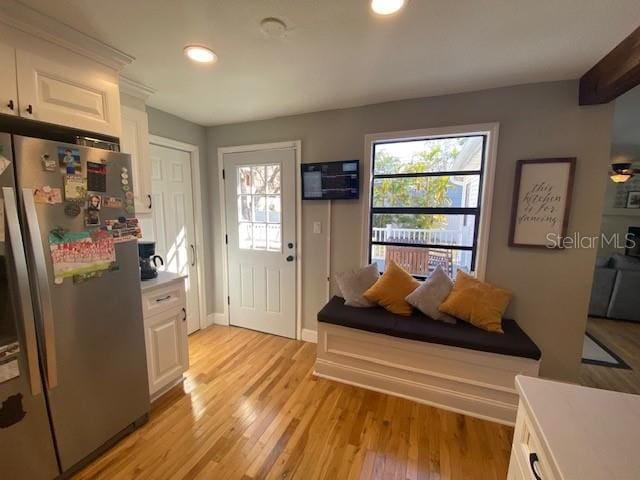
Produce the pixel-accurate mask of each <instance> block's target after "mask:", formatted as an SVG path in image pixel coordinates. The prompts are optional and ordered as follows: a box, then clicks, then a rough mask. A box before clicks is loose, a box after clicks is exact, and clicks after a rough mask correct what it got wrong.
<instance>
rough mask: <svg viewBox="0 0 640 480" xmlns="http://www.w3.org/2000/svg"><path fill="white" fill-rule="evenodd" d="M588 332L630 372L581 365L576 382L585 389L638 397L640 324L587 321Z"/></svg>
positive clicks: (598, 320)
mask: <svg viewBox="0 0 640 480" xmlns="http://www.w3.org/2000/svg"><path fill="white" fill-rule="evenodd" d="M587 331H588V332H589V333H590V334H592V335H593V336H594V337H595V338H597V339H598V340H600V341H601V342H602V343H604V344H605V345H606V346H607V347H609V349H611V350H612V351H613V352H615V353H616V355H618V356H619V357H620V358H622V359H623V360H624V361H625V363H626V364H627V365H629V366H630V367H631V370H624V369H621V368H611V367H603V366H599V365H589V364H584V363H583V364H582V365H581V366H580V374H579V379H578V382H579V383H580V384H581V385H585V386H587V387H595V388H603V389H606V390H614V391H616V392H625V393H636V394H640V323H633V322H621V321H619V320H609V319H606V318H589V319H588V320H587Z"/></svg>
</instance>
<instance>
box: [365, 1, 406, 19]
mask: <svg viewBox="0 0 640 480" xmlns="http://www.w3.org/2000/svg"><path fill="white" fill-rule="evenodd" d="M404 4H405V0H371V10H373V11H374V13H377V14H378V15H391V14H393V13H396V12H397V11H398V10H400V9H401V8H402V7H403V6H404Z"/></svg>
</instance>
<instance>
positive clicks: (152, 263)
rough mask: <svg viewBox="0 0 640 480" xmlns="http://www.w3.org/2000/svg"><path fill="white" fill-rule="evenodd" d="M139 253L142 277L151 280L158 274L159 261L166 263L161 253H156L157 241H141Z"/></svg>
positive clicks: (162, 263) (161, 263)
mask: <svg viewBox="0 0 640 480" xmlns="http://www.w3.org/2000/svg"><path fill="white" fill-rule="evenodd" d="M138 255H139V256H140V279H141V280H151V279H152V278H156V277H157V276H158V271H157V270H156V268H157V267H158V264H157V262H158V261H159V262H160V265H164V261H163V260H162V257H161V256H160V255H156V242H147V241H139V242H138Z"/></svg>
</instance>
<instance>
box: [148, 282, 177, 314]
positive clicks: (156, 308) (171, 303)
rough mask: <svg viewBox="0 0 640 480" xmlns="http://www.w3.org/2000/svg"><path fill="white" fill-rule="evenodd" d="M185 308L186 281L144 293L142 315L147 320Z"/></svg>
mask: <svg viewBox="0 0 640 480" xmlns="http://www.w3.org/2000/svg"><path fill="white" fill-rule="evenodd" d="M184 306H185V297H184V280H182V281H179V282H174V283H172V284H170V285H166V286H164V287H159V288H154V289H153V290H148V291H146V292H143V293H142V314H143V316H144V317H145V318H147V317H150V316H151V315H156V314H157V313H160V312H164V311H166V310H168V309H172V308H176V307H179V308H181V307H184Z"/></svg>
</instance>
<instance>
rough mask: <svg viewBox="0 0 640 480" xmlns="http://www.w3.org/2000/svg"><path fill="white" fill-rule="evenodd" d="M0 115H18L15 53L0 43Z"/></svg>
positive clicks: (9, 47) (11, 48) (12, 49)
mask: <svg viewBox="0 0 640 480" xmlns="http://www.w3.org/2000/svg"><path fill="white" fill-rule="evenodd" d="M0 113H5V114H8V115H17V114H18V84H17V83H16V51H15V49H14V48H13V47H11V46H9V45H4V44H2V43H0Z"/></svg>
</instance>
